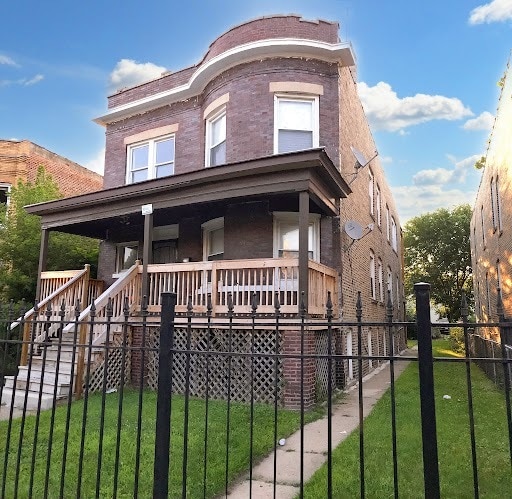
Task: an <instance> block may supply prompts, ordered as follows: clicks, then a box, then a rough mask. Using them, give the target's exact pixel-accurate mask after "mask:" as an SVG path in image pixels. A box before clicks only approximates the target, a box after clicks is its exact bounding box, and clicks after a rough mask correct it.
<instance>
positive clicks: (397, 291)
mask: <svg viewBox="0 0 512 499" xmlns="http://www.w3.org/2000/svg"><path fill="white" fill-rule="evenodd" d="M396 308H397V309H398V310H400V281H399V280H398V276H396Z"/></svg>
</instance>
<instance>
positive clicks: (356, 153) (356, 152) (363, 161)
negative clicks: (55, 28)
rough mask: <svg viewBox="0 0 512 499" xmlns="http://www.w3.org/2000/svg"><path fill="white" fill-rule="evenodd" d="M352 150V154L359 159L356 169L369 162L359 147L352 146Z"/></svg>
mask: <svg viewBox="0 0 512 499" xmlns="http://www.w3.org/2000/svg"><path fill="white" fill-rule="evenodd" d="M350 150H351V151H352V154H353V155H354V158H356V161H357V163H356V169H358V168H364V167H365V166H366V165H367V164H368V163H369V161H368V160H367V159H366V158H365V156H364V154H363V153H362V152H361V151H360V150H359V149H357V148H355V147H354V146H350ZM370 161H371V160H370Z"/></svg>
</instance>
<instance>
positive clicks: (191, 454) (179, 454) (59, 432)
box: [0, 391, 321, 498]
mask: <svg viewBox="0 0 512 499" xmlns="http://www.w3.org/2000/svg"><path fill="white" fill-rule="evenodd" d="M118 401H119V398H118V395H117V394H110V395H107V396H106V411H105V425H104V429H105V434H104V438H103V454H102V455H103V457H102V464H101V476H100V490H99V496H100V497H113V491H114V485H113V483H114V474H115V468H116V459H115V456H116V434H117V418H118ZM205 407H206V404H205V402H204V401H202V400H196V399H191V400H190V408H189V432H188V444H187V449H188V467H187V473H186V478H187V497H192V498H194V497H203V484H204V480H203V470H204V445H205ZM83 409H84V404H83V401H79V402H75V403H73V404H72V406H71V420H70V422H71V427H70V433H69V435H70V437H69V445H68V450H67V453H66V457H65V463H66V472H65V481H64V484H65V488H64V494H63V495H64V497H76V496H77V490H78V489H80V491H81V496H82V497H84V498H88V497H94V496H95V492H96V477H97V467H98V444H99V428H100V418H101V396H100V395H94V396H91V397H90V398H89V401H88V409H87V426H86V430H87V431H86V438H85V441H84V460H83V466H84V468H83V471H82V474H81V476H79V475H78V467H79V457H80V447H81V430H82V415H83ZM66 410H67V407H65V406H60V407H58V408H57V411H56V418H55V425H54V436H53V440H52V441H53V446H52V449H53V450H52V457H51V466H50V473H49V477H50V478H49V483H48V487H49V493H48V496H49V497H58V495H59V487H60V477H61V469H62V462H63V458H64V455H63V439H64V433H65V431H64V428H65V421H66ZM208 410H209V416H208V430H207V444H208V454H207V458H206V463H207V477H206V495H207V497H212V496H214V495H215V494H218V493H219V492H221V491H222V490H223V487H224V482H225V469H226V415H227V404H226V403H225V402H222V401H210V402H209V404H208ZM137 412H138V392H134V391H128V392H126V391H125V394H124V399H123V418H122V424H121V443H120V460H119V464H118V473H119V482H118V491H117V495H118V497H132V496H133V495H134V476H135V474H134V473H135V471H134V470H135V454H136V434H137ZM320 415H321V413H320V411H312V412H311V413H308V414H307V415H306V419H307V421H312V420H314V419H316V418H318V417H319V416H320ZM155 418H156V393H154V392H145V393H144V399H143V412H142V439H141V453H140V456H141V464H140V475H139V477H138V480H139V485H138V492H139V497H152V487H153V465H154V439H155ZM230 418H231V423H230V428H231V431H230V437H229V472H228V481H232V480H234V479H235V478H236V477H237V476H238V475H239V474H240V473H241V472H243V471H244V470H247V469H248V467H249V429H250V407H249V406H248V405H245V404H238V403H232V404H231V407H230ZM50 421H51V411H46V412H44V413H42V414H41V417H40V423H39V436H38V441H37V448H36V450H35V452H36V454H35V455H36V458H35V466H34V468H33V469H32V467H31V462H32V453H33V442H34V428H35V423H36V418H35V416H29V417H27V418H26V422H25V429H24V439H23V441H22V452H21V466H20V470H21V471H20V478H19V480H18V484H17V491H18V497H20V498H23V497H28V496H29V486H30V476H31V474H33V476H34V481H33V491H32V495H33V496H34V497H37V496H42V495H43V492H44V487H45V477H46V462H47V452H48V441H49V432H50ZM273 421H274V408H273V407H272V406H267V405H263V404H255V407H254V435H255V438H254V449H253V456H254V460H255V461H256V460H257V459H258V457H261V456H264V455H266V454H268V453H269V452H270V451H271V450H272V448H273V446H274V434H273ZM21 423H22V421H21V419H16V420H14V421H13V426H12V429H11V435H12V437H11V446H10V449H9V459H8V464H9V466H8V473H7V479H6V483H5V486H6V497H13V496H14V490H15V487H16V485H15V470H16V459H17V452H18V442H19V435H20V425H21ZM183 423H184V398H183V397H181V396H175V397H173V400H172V418H171V424H172V434H171V453H170V461H171V465H170V479H169V496H170V497H181V491H182V467H183ZM299 427H300V414H299V413H297V412H293V411H286V410H279V414H278V439H279V438H281V437H285V436H288V435H289V434H291V433H293V432H294V431H295V430H297V429H298V428H299ZM6 435H7V422H6V421H3V422H0V463H3V462H4V455H5V454H4V453H5V445H6V444H5V442H6ZM3 479H4V477H3V467H1V466H0V487H1V485H2V480H3Z"/></svg>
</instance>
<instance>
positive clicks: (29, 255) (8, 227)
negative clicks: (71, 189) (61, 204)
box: [0, 168, 98, 302]
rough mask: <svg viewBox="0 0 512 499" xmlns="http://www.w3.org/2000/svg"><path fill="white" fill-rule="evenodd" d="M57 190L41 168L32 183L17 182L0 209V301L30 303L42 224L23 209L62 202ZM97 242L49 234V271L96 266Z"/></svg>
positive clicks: (33, 292)
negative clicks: (44, 203) (55, 201)
mask: <svg viewBox="0 0 512 499" xmlns="http://www.w3.org/2000/svg"><path fill="white" fill-rule="evenodd" d="M61 197H62V195H61V193H60V192H59V188H58V186H57V184H56V183H55V181H54V180H53V179H52V177H51V176H50V175H48V174H47V173H46V171H45V170H44V169H43V168H39V171H38V173H37V177H36V179H35V181H34V182H33V183H32V182H21V181H20V182H18V184H17V185H16V186H14V187H13V188H12V190H11V193H10V200H9V206H8V207H7V206H6V205H2V206H0V298H2V299H3V300H11V299H12V300H14V301H19V300H21V299H22V298H25V299H26V300H27V301H28V302H33V301H34V298H35V289H36V281H37V268H38V262H39V248H40V241H41V221H40V218H39V217H38V216H36V215H29V214H28V213H27V212H26V211H25V210H24V208H23V207H24V206H26V205H29V204H34V203H40V202H43V201H50V200H53V199H58V198H61ZM97 260H98V241H96V240H93V239H89V238H84V237H80V236H75V235H71V234H64V233H58V232H52V233H50V237H49V244H48V260H47V268H48V270H66V269H80V268H83V266H84V264H85V263H90V264H91V265H92V266H96V264H97Z"/></svg>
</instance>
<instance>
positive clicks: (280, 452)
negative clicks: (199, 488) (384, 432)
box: [228, 349, 417, 499]
mask: <svg viewBox="0 0 512 499" xmlns="http://www.w3.org/2000/svg"><path fill="white" fill-rule="evenodd" d="M416 354H417V351H416V349H409V350H406V351H405V352H403V355H404V356H416ZM409 363H410V361H402V360H398V361H395V363H394V364H395V366H394V367H395V369H394V370H395V379H397V378H398V377H399V376H400V374H401V373H402V372H403V371H404V369H405V368H406V367H407V366H408V365H409ZM390 380H391V378H390V369H389V363H388V364H386V365H385V366H383V367H382V368H379V370H377V371H374V372H373V373H371V374H370V375H368V376H367V377H366V378H364V379H363V413H364V417H365V418H366V416H367V415H368V414H369V413H370V412H371V410H372V409H373V406H374V405H375V404H376V402H377V401H378V400H379V399H380V398H381V397H382V395H384V393H385V392H386V390H387V389H388V388H389V386H390V383H391V381H390ZM358 398H359V390H358V388H357V385H355V386H353V387H352V388H351V389H350V390H349V391H348V393H347V394H346V395H345V396H344V397H343V399H342V400H341V401H340V402H338V403H335V404H334V405H333V415H332V448H333V449H334V448H335V447H336V446H337V445H338V444H339V443H340V442H342V441H343V440H345V438H347V437H348V436H349V435H350V434H351V433H352V432H353V431H354V430H355V429H357V427H358V426H359V400H358ZM300 450H301V449H300V431H298V432H296V433H294V434H293V435H290V437H288V438H287V439H286V443H285V445H283V446H282V447H278V449H277V472H276V477H275V482H276V484H277V487H276V497H278V498H279V499H289V498H290V499H291V498H293V497H295V496H296V495H297V494H298V493H299V483H300ZM326 461H327V417H324V418H322V419H319V420H317V421H314V422H312V423H309V424H307V425H306V426H305V427H304V482H307V481H308V480H309V479H310V478H311V476H312V475H313V473H315V471H316V470H317V469H318V468H320V467H321V466H322V465H323V464H324V463H325V462H326ZM252 476H253V480H252V497H253V498H254V499H266V498H269V497H273V483H274V452H272V453H271V454H270V455H268V456H267V457H266V458H264V459H263V460H262V461H261V462H260V463H258V464H257V465H256V466H254V468H253V474H252ZM249 486H250V482H249V480H248V478H247V477H246V478H245V479H243V481H241V482H239V483H238V484H236V485H235V486H234V487H233V488H232V490H231V492H230V493H229V494H228V497H230V498H232V499H246V498H247V497H249Z"/></svg>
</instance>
